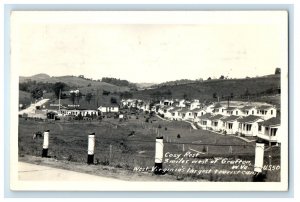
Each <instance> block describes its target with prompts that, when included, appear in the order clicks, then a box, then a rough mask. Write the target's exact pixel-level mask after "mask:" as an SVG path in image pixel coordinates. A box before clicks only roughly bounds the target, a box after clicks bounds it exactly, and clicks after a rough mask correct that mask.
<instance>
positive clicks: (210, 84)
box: [133, 75, 280, 101]
mask: <svg viewBox="0 0 300 202" xmlns="http://www.w3.org/2000/svg"><path fill="white" fill-rule="evenodd" d="M279 86H280V76H279V75H270V76H264V77H257V78H247V79H225V80H208V81H202V82H200V81H199V82H194V83H189V84H182V85H172V86H162V87H159V88H155V89H148V90H141V91H137V92H133V97H135V98H139V99H145V100H149V99H153V98H154V97H155V96H156V98H162V97H169V98H178V99H182V98H187V99H199V100H200V101H205V100H207V101H216V100H217V97H219V98H220V100H226V96H233V99H241V98H247V99H248V98H249V97H250V98H254V97H255V98H257V97H261V96H263V95H266V94H268V95H270V94H276V92H275V91H276V90H277V89H278V87H279ZM214 94H215V96H213V95H214ZM222 97H223V98H222Z"/></svg>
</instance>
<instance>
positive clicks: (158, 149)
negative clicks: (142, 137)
mask: <svg viewBox="0 0 300 202" xmlns="http://www.w3.org/2000/svg"><path fill="white" fill-rule="evenodd" d="M163 140H164V139H163V137H156V143H155V165H154V167H155V168H154V174H156V175H161V174H163V170H162V167H163V157H164V141H163Z"/></svg>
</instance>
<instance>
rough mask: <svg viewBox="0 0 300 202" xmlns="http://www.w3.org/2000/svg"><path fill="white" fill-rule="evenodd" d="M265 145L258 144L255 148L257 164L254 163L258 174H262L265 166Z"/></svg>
mask: <svg viewBox="0 0 300 202" xmlns="http://www.w3.org/2000/svg"><path fill="white" fill-rule="evenodd" d="M264 149H265V144H264V143H258V142H257V143H256V146H255V163H254V171H255V172H257V173H261V172H262V168H263V164H264Z"/></svg>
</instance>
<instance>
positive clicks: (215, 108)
mask: <svg viewBox="0 0 300 202" xmlns="http://www.w3.org/2000/svg"><path fill="white" fill-rule="evenodd" d="M212 113H214V114H223V115H225V107H224V106H222V105H221V104H220V103H217V104H215V105H214V106H213V107H212Z"/></svg>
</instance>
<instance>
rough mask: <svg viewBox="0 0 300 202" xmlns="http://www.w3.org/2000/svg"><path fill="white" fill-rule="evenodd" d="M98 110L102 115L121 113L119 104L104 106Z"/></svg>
mask: <svg viewBox="0 0 300 202" xmlns="http://www.w3.org/2000/svg"><path fill="white" fill-rule="evenodd" d="M98 110H99V111H100V112H101V113H118V112H119V105H117V104H103V105H101V106H100V107H99V108H98Z"/></svg>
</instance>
